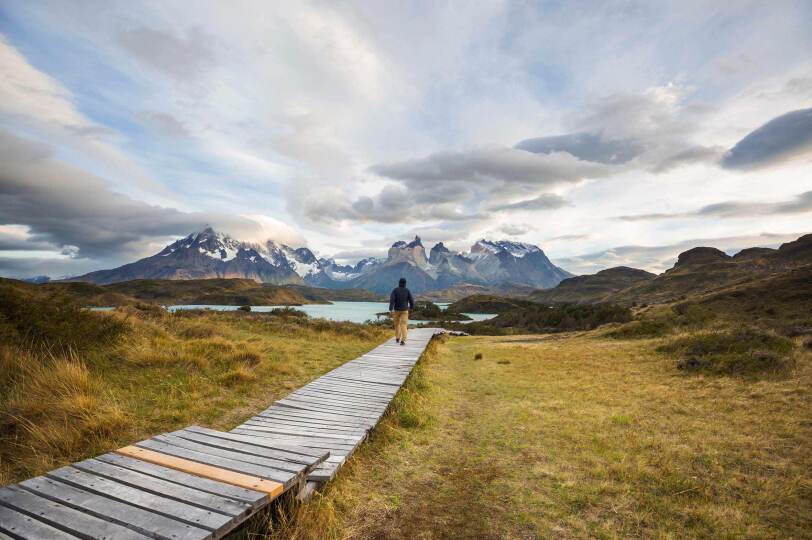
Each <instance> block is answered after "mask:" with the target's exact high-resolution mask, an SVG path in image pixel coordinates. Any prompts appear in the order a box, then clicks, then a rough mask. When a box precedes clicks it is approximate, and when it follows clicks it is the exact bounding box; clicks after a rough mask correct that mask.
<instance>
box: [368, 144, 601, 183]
mask: <svg viewBox="0 0 812 540" xmlns="http://www.w3.org/2000/svg"><path fill="white" fill-rule="evenodd" d="M370 171H371V172H373V173H375V174H377V175H379V176H383V177H386V178H391V179H393V180H399V181H402V182H405V183H408V184H421V185H424V184H426V183H431V182H460V183H466V182H467V183H473V184H480V185H481V184H491V183H493V182H500V183H504V184H513V183H515V184H530V185H535V186H539V187H541V186H545V185H554V184H561V183H574V182H578V181H580V180H583V179H585V178H597V177H604V176H608V175H609V174H610V171H611V168H610V167H608V166H606V165H603V164H596V163H590V162H585V161H582V160H579V159H577V158H575V157H573V156H571V155H567V154H564V153H556V154H551V155H550V154H533V153H531V152H525V151H521V150H516V149H514V148H481V149H472V150H458V151H447V152H437V153H434V154H430V155H428V156H425V157H421V158H415V159H408V160H403V161H395V162H390V163H381V164H378V165H374V166H372V167H371V168H370Z"/></svg>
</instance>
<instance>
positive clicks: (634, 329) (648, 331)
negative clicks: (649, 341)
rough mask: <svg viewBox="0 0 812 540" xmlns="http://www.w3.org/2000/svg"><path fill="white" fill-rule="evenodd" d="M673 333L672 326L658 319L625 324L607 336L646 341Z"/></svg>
mask: <svg viewBox="0 0 812 540" xmlns="http://www.w3.org/2000/svg"><path fill="white" fill-rule="evenodd" d="M670 331H671V326H670V325H669V324H668V323H666V322H665V321H661V320H656V319H642V320H639V321H632V322H630V323H628V324H624V325H623V326H621V327H620V328H618V329H617V330H612V331H611V332H608V333H607V334H606V336H607V337H610V338H614V339H646V338H655V337H661V336H664V335H665V334H667V333H668V332H670Z"/></svg>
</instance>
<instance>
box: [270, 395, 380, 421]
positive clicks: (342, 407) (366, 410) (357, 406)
mask: <svg viewBox="0 0 812 540" xmlns="http://www.w3.org/2000/svg"><path fill="white" fill-rule="evenodd" d="M284 399H285V401H287V402H295V403H301V404H304V405H315V406H318V407H323V408H326V409H329V410H336V411H342V412H348V413H352V414H359V415H362V416H369V415H372V414H375V412H377V411H378V410H380V409H381V406H380V405H376V404H373V403H348V402H345V401H342V400H338V399H330V398H324V397H318V396H301V395H294V394H291V395H289V396H287V397H285V398H284Z"/></svg>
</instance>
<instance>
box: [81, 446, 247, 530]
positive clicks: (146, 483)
mask: <svg viewBox="0 0 812 540" xmlns="http://www.w3.org/2000/svg"><path fill="white" fill-rule="evenodd" d="M73 467H75V468H77V469H79V470H81V471H85V472H88V473H91V474H95V475H96V476H101V477H104V478H108V479H110V480H115V481H116V482H120V483H122V484H125V485H127V486H131V487H134V488H137V489H139V490H141V491H146V492H149V493H154V494H155V495H159V496H161V497H167V498H170V499H174V500H176V501H181V502H184V503H186V504H190V505H193V506H196V507H199V508H205V509H206V510H210V511H212V512H217V513H220V514H224V515H227V516H232V517H239V516H247V515H248V513H249V511H250V510H251V506H250V505H248V504H246V503H242V502H238V501H235V500H233V499H228V498H226V497H222V496H220V495H214V494H212V493H207V492H205V491H200V490H197V489H193V488H190V487H186V486H181V485H179V484H173V483H172V482H168V481H166V480H162V479H160V478H155V477H154V476H148V475H146V474H142V473H139V472H136V471H131V470H129V469H125V468H123V467H118V466H116V465H112V464H110V463H105V462H104V461H99V460H97V459H87V460H85V461H80V462H79V463H74V464H73Z"/></svg>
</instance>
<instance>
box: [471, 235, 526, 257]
mask: <svg viewBox="0 0 812 540" xmlns="http://www.w3.org/2000/svg"><path fill="white" fill-rule="evenodd" d="M501 251H504V252H507V253H509V254H511V255H512V256H514V257H524V256H525V255H527V254H529V253H534V252H541V248H539V247H538V246H535V245H533V244H526V243H524V242H514V241H512V240H486V239H485V238H482V239H480V240H477V241H476V243H475V244H474V245H473V246H471V253H472V254H473V253H492V254H496V253H499V252H501Z"/></svg>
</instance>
